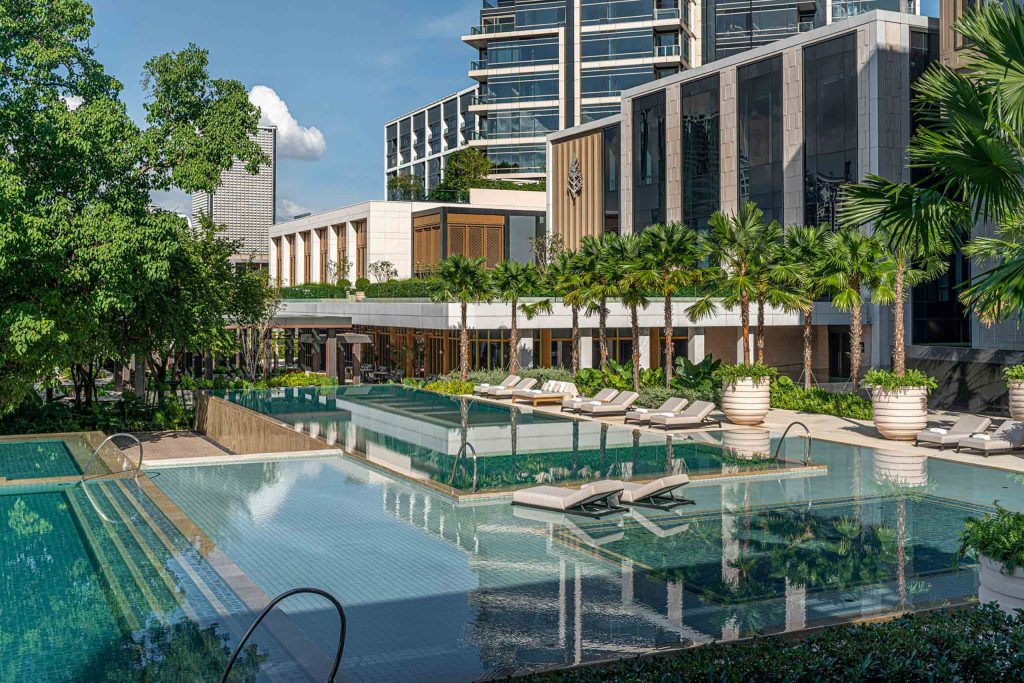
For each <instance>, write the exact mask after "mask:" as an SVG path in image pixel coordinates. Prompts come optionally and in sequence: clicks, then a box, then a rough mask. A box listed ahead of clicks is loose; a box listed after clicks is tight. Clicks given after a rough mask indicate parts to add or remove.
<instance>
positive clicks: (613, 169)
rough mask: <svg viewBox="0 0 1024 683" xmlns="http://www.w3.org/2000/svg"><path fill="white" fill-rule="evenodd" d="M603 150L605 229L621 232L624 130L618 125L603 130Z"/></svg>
mask: <svg viewBox="0 0 1024 683" xmlns="http://www.w3.org/2000/svg"><path fill="white" fill-rule="evenodd" d="M602 137H603V139H602V145H601V146H602V152H603V156H604V163H603V164H602V167H601V168H602V172H603V174H604V178H603V180H604V182H603V185H604V231H605V232H615V233H617V232H619V209H620V202H621V199H620V197H619V189H620V188H619V176H620V174H621V170H622V157H621V153H622V142H621V140H622V131H621V129H620V127H619V126H618V125H615V126H608V127H607V128H605V129H604V131H602Z"/></svg>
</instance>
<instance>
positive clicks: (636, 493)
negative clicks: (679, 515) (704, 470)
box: [619, 474, 693, 510]
mask: <svg viewBox="0 0 1024 683" xmlns="http://www.w3.org/2000/svg"><path fill="white" fill-rule="evenodd" d="M619 483H620V484H622V494H621V495H620V496H619V500H620V501H621V502H622V504H623V505H627V506H629V507H642V508H654V509H656V510H671V509H672V508H676V507H679V506H680V505H693V501H692V500H689V499H688V498H677V497H676V495H675V494H676V491H678V490H679V489H681V488H683V487H684V486H686V485H687V484H689V483H690V477H689V475H686V474H673V475H671V476H668V477H662V478H661V479H655V480H654V481H649V482H646V483H644V484H638V483H636V482H632V481H624V482H619Z"/></svg>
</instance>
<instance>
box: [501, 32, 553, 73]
mask: <svg viewBox="0 0 1024 683" xmlns="http://www.w3.org/2000/svg"><path fill="white" fill-rule="evenodd" d="M558 47H559V46H558V36H552V37H549V38H531V39H527V40H504V41H496V42H494V43H492V44H491V46H490V48H489V49H488V51H487V66H488V67H489V68H492V69H495V68H505V67H510V66H517V65H520V64H532V65H537V64H558Z"/></svg>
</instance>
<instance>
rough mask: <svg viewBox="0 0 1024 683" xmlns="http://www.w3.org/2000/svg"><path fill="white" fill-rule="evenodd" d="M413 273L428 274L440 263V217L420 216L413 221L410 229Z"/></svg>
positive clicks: (436, 215) (438, 215)
mask: <svg viewBox="0 0 1024 683" xmlns="http://www.w3.org/2000/svg"><path fill="white" fill-rule="evenodd" d="M412 262H413V273H414V274H415V275H417V276H423V275H428V274H430V273H431V272H432V271H433V270H434V267H435V266H437V264H438V263H440V262H441V216H440V214H434V215H431V216H420V217H419V218H416V219H414V220H413V229H412Z"/></svg>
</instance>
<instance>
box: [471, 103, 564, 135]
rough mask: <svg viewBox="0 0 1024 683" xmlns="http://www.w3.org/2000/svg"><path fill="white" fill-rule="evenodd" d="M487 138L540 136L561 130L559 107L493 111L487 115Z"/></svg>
mask: <svg viewBox="0 0 1024 683" xmlns="http://www.w3.org/2000/svg"><path fill="white" fill-rule="evenodd" d="M486 123H487V128H486V130H487V139H489V140H494V139H498V138H515V137H539V136H544V135H547V134H548V133H553V132H555V131H557V130H559V128H560V126H559V124H558V108H557V107H544V108H540V109H513V110H510V111H497V112H491V114H490V115H489V116H488V117H487V120H486Z"/></svg>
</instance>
